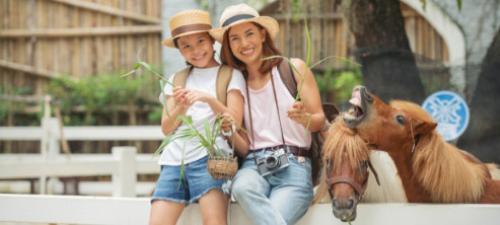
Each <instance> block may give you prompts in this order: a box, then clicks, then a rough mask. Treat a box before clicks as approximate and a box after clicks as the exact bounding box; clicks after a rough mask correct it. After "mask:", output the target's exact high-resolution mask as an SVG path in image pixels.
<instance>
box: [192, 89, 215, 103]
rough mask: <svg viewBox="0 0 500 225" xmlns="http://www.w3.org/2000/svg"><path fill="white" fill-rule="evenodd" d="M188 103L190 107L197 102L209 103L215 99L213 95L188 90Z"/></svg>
mask: <svg viewBox="0 0 500 225" xmlns="http://www.w3.org/2000/svg"><path fill="white" fill-rule="evenodd" d="M186 98H187V101H188V103H189V104H190V105H192V104H194V103H195V102H197V101H200V102H205V103H208V101H210V100H212V99H215V98H214V97H213V96H212V95H210V94H208V93H206V92H203V91H196V90H188V91H187V94H186Z"/></svg>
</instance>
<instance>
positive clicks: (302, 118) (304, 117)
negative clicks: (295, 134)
mask: <svg viewBox="0 0 500 225" xmlns="http://www.w3.org/2000/svg"><path fill="white" fill-rule="evenodd" d="M288 117H289V118H290V119H292V120H293V121H295V122H297V123H299V124H302V126H304V127H305V128H308V126H309V125H310V123H311V114H310V113H308V112H306V110H305V107H304V104H303V103H302V102H300V101H297V102H295V103H293V105H292V108H291V109H289V110H288Z"/></svg>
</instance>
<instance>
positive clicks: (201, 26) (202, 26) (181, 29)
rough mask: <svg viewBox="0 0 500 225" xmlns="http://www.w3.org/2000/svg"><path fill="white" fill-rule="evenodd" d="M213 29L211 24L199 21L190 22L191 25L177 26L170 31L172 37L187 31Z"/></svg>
mask: <svg viewBox="0 0 500 225" xmlns="http://www.w3.org/2000/svg"><path fill="white" fill-rule="evenodd" d="M210 29H212V26H211V25H209V24H202V23H197V24H189V25H184V26H180V27H177V28H175V29H174V30H172V31H171V32H170V34H171V35H172V37H175V36H177V35H180V34H183V33H186V32H192V31H208V30H210Z"/></svg>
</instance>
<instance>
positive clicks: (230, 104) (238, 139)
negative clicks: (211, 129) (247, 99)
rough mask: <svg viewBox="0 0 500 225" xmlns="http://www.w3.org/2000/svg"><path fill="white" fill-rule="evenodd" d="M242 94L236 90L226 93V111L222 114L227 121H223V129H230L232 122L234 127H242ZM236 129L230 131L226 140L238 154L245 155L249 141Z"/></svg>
mask: <svg viewBox="0 0 500 225" xmlns="http://www.w3.org/2000/svg"><path fill="white" fill-rule="evenodd" d="M243 102H244V100H243V95H242V94H241V92H240V91H238V90H230V91H229V92H228V93H227V112H226V113H224V114H222V116H223V119H224V120H225V121H229V123H223V128H224V130H225V131H228V130H230V129H231V130H232V126H233V124H234V126H235V128H240V127H242V123H243ZM238 130H239V129H236V130H235V131H234V132H232V135H231V136H230V137H228V140H229V141H230V142H231V144H232V145H234V147H235V149H236V151H237V153H238V155H239V156H242V157H244V156H246V155H247V153H248V148H249V141H248V138H247V136H246V134H244V133H243V132H241V131H238Z"/></svg>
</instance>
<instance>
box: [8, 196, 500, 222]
mask: <svg viewBox="0 0 500 225" xmlns="http://www.w3.org/2000/svg"><path fill="white" fill-rule="evenodd" d="M149 208H150V205H149V199H146V198H116V197H114V198H113V197H82V196H53V195H52V196H47V195H7V194H0V224H2V223H1V222H31V223H58V224H60V223H63V224H88V225H97V224H99V225H101V224H112V225H145V224H148V217H149ZM331 209H332V208H331V205H330V204H319V205H313V206H311V207H310V208H309V210H308V212H307V214H306V215H305V216H304V217H303V218H302V219H301V220H300V221H299V223H298V224H297V225H313V224H314V225H345V224H347V223H342V222H340V221H339V220H338V219H335V218H334V217H333V215H332V212H331ZM229 210H230V211H229V215H228V221H229V224H230V225H251V222H250V220H249V218H248V217H247V216H246V215H245V214H244V213H243V211H242V210H241V208H240V207H239V206H238V205H237V204H235V203H233V204H231V207H230V209H229ZM499 221H500V205H471V204H457V205H440V204H396V203H390V204H389V203H384V204H360V205H359V206H358V213H357V219H356V221H354V222H353V223H352V224H353V225H364V224H366V225H379V224H380V225H382V224H383V225H401V224H404V225H423V224H424V225H445V224H449V225H476V224H478V225H498V224H499ZM177 224H178V225H198V224H202V220H201V217H200V213H199V207H198V205H196V204H195V205H190V206H189V207H187V208H186V209H185V210H184V212H183V215H182V216H181V219H180V221H179V222H178V223H177Z"/></svg>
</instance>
